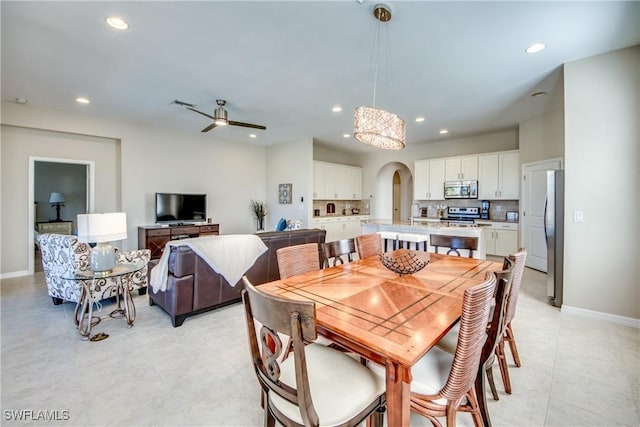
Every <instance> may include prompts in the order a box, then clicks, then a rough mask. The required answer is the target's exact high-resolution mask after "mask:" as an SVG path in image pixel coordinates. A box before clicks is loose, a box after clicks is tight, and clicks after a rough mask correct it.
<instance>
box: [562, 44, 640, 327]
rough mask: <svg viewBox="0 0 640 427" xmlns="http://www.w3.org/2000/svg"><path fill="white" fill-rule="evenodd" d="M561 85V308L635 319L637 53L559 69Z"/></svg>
mask: <svg viewBox="0 0 640 427" xmlns="http://www.w3.org/2000/svg"><path fill="white" fill-rule="evenodd" d="M564 82H565V83H564V84H565V111H564V117H565V138H564V139H565V180H566V184H565V212H566V217H565V249H564V253H565V270H564V305H565V306H570V307H578V308H581V309H585V310H592V311H596V312H604V313H610V314H614V315H618V316H624V317H630V318H635V319H639V318H640V290H639V289H640V262H639V261H640V243H639V242H640V226H639V224H640V221H638V212H640V191H639V189H640V172H639V171H640V167H639V165H640V125H639V123H640V119H639V118H640V47H638V46H636V47H634V48H629V49H623V50H619V51H615V52H611V53H607V54H603V55H599V56H595V57H592V58H588V59H583V60H580V61H575V62H571V63H568V64H565V77H564ZM576 210H579V211H583V212H584V222H583V223H575V222H573V212H574V211H576Z"/></svg>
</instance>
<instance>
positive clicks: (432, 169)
mask: <svg viewBox="0 0 640 427" xmlns="http://www.w3.org/2000/svg"><path fill="white" fill-rule="evenodd" d="M444 178H445V160H444V159H435V160H420V161H417V162H415V173H414V176H413V198H414V200H444V181H445V179H444Z"/></svg>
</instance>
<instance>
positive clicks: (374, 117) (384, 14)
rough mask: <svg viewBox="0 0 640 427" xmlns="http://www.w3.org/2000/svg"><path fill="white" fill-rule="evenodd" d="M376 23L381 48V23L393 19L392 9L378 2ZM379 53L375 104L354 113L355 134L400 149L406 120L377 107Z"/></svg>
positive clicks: (374, 144)
mask: <svg viewBox="0 0 640 427" xmlns="http://www.w3.org/2000/svg"><path fill="white" fill-rule="evenodd" d="M373 16H374V17H375V18H376V19H377V20H378V22H377V24H376V32H375V40H374V44H375V46H374V49H378V50H379V49H380V46H379V45H380V24H381V23H382V22H389V21H390V20H391V9H389V7H388V6H387V5H384V4H377V5H375V7H374V8H373ZM379 56H380V55H379V53H378V52H376V64H375V73H374V80H373V106H362V107H357V108H356V110H355V114H354V124H353V127H354V130H353V136H354V137H355V139H357V140H358V141H360V142H362V143H364V144H367V145H371V146H372V147H376V148H382V149H385V150H400V149H402V148H404V146H405V122H404V120H403V119H402V118H401V117H400V116H398V115H397V114H394V113H391V112H389V111H385V110H383V109H381V108H376V85H377V81H378V65H379V64H378V62H379Z"/></svg>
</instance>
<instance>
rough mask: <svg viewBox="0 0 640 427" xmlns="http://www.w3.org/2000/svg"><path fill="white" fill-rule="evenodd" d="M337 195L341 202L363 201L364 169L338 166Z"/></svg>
mask: <svg viewBox="0 0 640 427" xmlns="http://www.w3.org/2000/svg"><path fill="white" fill-rule="evenodd" d="M336 169H337V170H336V174H337V181H336V193H337V194H338V199H339V200H359V199H362V168H358V167H354V166H338V167H337V168H336Z"/></svg>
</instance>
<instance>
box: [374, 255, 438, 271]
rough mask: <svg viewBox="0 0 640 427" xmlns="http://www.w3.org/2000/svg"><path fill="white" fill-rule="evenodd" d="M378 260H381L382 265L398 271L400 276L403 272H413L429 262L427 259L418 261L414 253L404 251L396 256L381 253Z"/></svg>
mask: <svg viewBox="0 0 640 427" xmlns="http://www.w3.org/2000/svg"><path fill="white" fill-rule="evenodd" d="M380 261H382V265H384V266H385V267H387V268H388V269H389V270H391V271H393V272H395V273H398V274H399V275H400V276H402V275H403V274H413V273H415V272H417V271H420V270H422V269H423V268H425V267H426V266H427V264H429V261H420V260H419V259H418V257H417V256H416V254H414V253H406V254H402V255H400V256H397V257H390V256H387V255H385V254H381V255H380Z"/></svg>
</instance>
